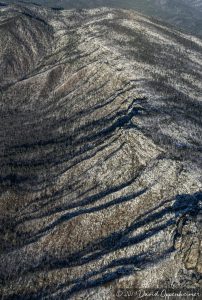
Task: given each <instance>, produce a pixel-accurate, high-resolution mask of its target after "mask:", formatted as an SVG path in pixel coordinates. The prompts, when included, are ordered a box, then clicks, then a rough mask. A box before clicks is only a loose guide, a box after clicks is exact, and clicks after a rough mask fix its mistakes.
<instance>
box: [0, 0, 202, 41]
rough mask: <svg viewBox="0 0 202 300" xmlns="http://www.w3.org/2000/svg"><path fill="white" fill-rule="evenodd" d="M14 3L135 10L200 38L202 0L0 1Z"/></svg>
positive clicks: (70, 7) (69, 7)
mask: <svg viewBox="0 0 202 300" xmlns="http://www.w3.org/2000/svg"><path fill="white" fill-rule="evenodd" d="M14 1H15V2H18V3H30V2H31V3H32V2H34V3H36V4H38V5H45V6H48V7H54V8H65V9H76V8H77V9H81V8H97V7H102V6H108V7H113V8H124V9H135V10H137V11H139V12H141V13H144V14H146V15H149V16H153V17H156V18H159V19H161V20H163V21H166V22H168V23H170V24H171V25H175V26H176V27H178V28H181V29H182V30H184V31H185V32H186V31H187V32H190V33H192V34H195V35H199V36H201V37H202V0H77V1H75V0H57V1H55V0H21V1H19V0H2V2H5V3H11V2H14Z"/></svg>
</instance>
